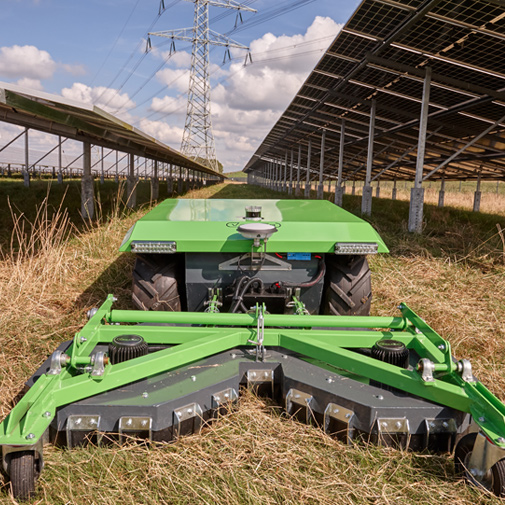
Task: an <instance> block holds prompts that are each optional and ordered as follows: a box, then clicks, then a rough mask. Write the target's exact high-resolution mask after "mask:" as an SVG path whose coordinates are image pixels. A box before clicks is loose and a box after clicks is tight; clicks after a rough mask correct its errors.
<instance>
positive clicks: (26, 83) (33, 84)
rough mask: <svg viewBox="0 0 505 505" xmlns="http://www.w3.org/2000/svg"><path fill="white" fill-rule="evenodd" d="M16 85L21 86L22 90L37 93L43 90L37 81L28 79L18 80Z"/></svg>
mask: <svg viewBox="0 0 505 505" xmlns="http://www.w3.org/2000/svg"><path fill="white" fill-rule="evenodd" d="M17 84H19V85H20V86H23V87H24V88H29V89H35V90H37V91H42V90H43V89H44V87H43V86H42V83H41V82H40V81H39V80H38V79H30V78H29V77H24V78H23V79H19V81H18V82H17Z"/></svg>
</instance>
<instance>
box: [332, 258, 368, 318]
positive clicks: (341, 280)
mask: <svg viewBox="0 0 505 505" xmlns="http://www.w3.org/2000/svg"><path fill="white" fill-rule="evenodd" d="M371 302H372V277H371V272H370V268H369V267H368V261H367V259H366V256H330V255H326V275H325V280H324V296H323V306H322V308H323V310H322V313H323V314H329V315H334V316H351V315H358V316H368V315H369V314H370V305H371Z"/></svg>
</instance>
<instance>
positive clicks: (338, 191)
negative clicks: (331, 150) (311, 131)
mask: <svg viewBox="0 0 505 505" xmlns="http://www.w3.org/2000/svg"><path fill="white" fill-rule="evenodd" d="M344 139H345V119H342V124H341V125H340V145H339V148H338V173H337V185H336V186H335V205H338V206H339V207H342V201H343V198H344V192H345V186H344V187H343V186H342V173H343V170H344Z"/></svg>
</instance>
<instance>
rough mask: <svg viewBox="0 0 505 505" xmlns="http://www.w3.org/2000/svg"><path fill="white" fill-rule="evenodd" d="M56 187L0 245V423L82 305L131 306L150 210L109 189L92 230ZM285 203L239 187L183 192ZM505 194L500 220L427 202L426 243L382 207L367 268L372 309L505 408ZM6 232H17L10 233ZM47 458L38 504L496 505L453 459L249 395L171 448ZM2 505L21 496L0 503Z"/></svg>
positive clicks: (350, 204) (396, 211) (403, 214)
mask: <svg viewBox="0 0 505 505" xmlns="http://www.w3.org/2000/svg"><path fill="white" fill-rule="evenodd" d="M44 184H45V183H44ZM21 187H22V186H21V184H20V183H18V189H19V188H21ZM0 188H1V185H0ZM54 188H55V186H53V187H52V188H51V193H50V195H49V197H48V205H47V206H42V208H39V211H38V213H37V212H35V200H30V201H28V200H27V201H26V202H24V203H25V204H26V209H27V211H26V213H25V214H24V215H25V216H26V219H27V220H26V221H25V224H24V227H25V228H24V232H23V231H22V229H21V228H20V227H19V226H18V227H17V228H16V229H15V231H16V237H17V238H16V240H15V242H16V244H17V245H16V247H14V248H13V249H12V250H11V249H10V247H9V246H8V245H9V243H10V235H9V237H3V239H4V240H3V241H1V240H0V241H1V242H2V243H3V244H7V245H6V246H4V249H3V255H2V257H1V261H0V343H1V346H0V386H1V391H2V397H1V399H0V417H3V416H5V415H6V414H7V412H8V410H9V408H10V402H11V400H12V398H14V396H15V394H16V393H17V392H18V391H19V390H20V389H21V388H22V386H23V382H24V381H25V380H26V379H27V378H28V377H29V376H30V375H31V373H32V372H33V371H34V370H35V369H36V368H37V366H38V365H39V364H40V363H41V362H42V361H43V360H44V359H45V358H46V356H47V355H48V354H49V353H51V352H52V351H53V350H54V348H55V347H56V346H57V344H58V343H60V342H61V341H63V340H67V339H69V338H71V337H72V336H73V334H74V333H75V332H76V331H77V330H78V329H79V328H80V327H81V326H82V325H83V324H84V323H85V316H84V314H85V310H86V309H88V308H90V307H91V306H93V305H96V304H98V303H100V302H101V301H103V299H104V297H105V295H106V294H107V293H109V292H113V293H114V294H115V295H116V296H118V297H119V301H118V304H119V306H120V307H122V308H130V300H129V297H130V293H129V290H130V272H131V266H132V257H131V256H130V255H120V254H119V253H118V252H117V248H118V245H119V243H120V241H121V239H122V236H123V235H124V233H125V232H126V230H127V229H128V228H129V227H130V226H131V224H133V222H134V221H135V220H137V219H138V218H139V217H141V216H142V215H143V214H144V213H145V211H146V210H147V209H146V208H142V209H140V210H138V211H136V212H126V211H124V210H123V208H122V207H121V205H117V204H115V203H114V192H113V191H112V189H114V188H111V191H110V204H108V206H107V209H104V210H103V211H102V217H101V218H100V219H99V221H98V222H96V223H94V224H93V225H85V224H84V223H83V222H82V220H80V218H79V216H78V212H77V211H76V209H77V208H78V203H77V202H78V199H77V200H76V199H75V198H71V199H69V195H67V197H66V199H65V202H66V204H67V205H68V206H69V207H70V208H69V211H68V213H66V212H65V211H64V210H63V209H60V210H58V209H59V202H58V199H57V198H56V196H55V195H53V193H52V191H53V189H54ZM144 189H145V187H144ZM11 191H12V194H11V201H16V202H18V203H17V207H18V208H19V209H20V210H23V211H25V206H24V205H23V197H21V196H19V195H17V194H16V191H15V190H14V189H11ZM69 191H70V189H69ZM20 192H21V193H22V192H23V190H22V189H20ZM45 195H46V192H45V191H44V192H41V193H40V196H41V197H42V198H43V197H44V196H45ZM25 196H26V195H25ZM284 196H285V195H282V194H279V193H277V192H273V191H270V190H266V189H264V188H259V187H248V186H240V185H218V186H213V187H211V188H205V189H202V190H199V191H192V192H189V193H188V194H187V195H185V197H187V198H282V197H284ZM60 197H61V195H60ZM108 198H109V197H108ZM497 198H500V197H497ZM501 198H502V200H501V201H499V202H498V203H499V205H500V206H501V210H497V211H496V212H495V213H494V214H473V213H471V212H468V211H463V210H461V209H454V208H448V207H446V208H444V209H438V208H437V207H435V206H430V205H427V206H426V215H427V222H426V226H425V233H424V234H423V235H422V236H414V235H411V234H409V233H407V231H406V218H407V213H408V204H407V203H406V202H404V201H397V202H391V201H389V200H387V199H374V204H373V216H372V219H371V221H372V223H373V224H374V226H376V227H377V228H378V229H379V231H380V233H381V235H382V236H383V237H384V238H385V240H386V243H387V244H388V246H389V248H390V249H391V254H390V255H380V256H376V257H373V258H371V259H370V263H371V268H372V270H373V276H372V279H373V281H372V282H373V292H374V302H373V312H374V313H375V314H379V315H391V314H393V313H395V311H396V309H395V307H396V306H397V305H398V303H399V302H400V301H404V302H406V303H408V304H409V305H410V306H411V307H412V308H413V309H414V310H416V311H417V312H419V313H420V315H422V317H423V318H425V319H426V320H427V321H428V323H430V324H431V325H432V326H433V327H434V328H435V330H437V331H438V332H439V333H441V334H442V336H444V337H445V338H448V339H449V340H450V341H451V343H452V345H453V352H454V354H456V356H457V357H458V358H462V357H469V358H471V359H472V364H473V367H474V371H475V373H476V375H478V376H479V378H481V379H482V380H483V382H484V383H485V384H486V385H488V386H489V387H490V389H491V390H492V391H493V392H494V393H495V394H498V396H500V397H502V399H503V390H504V385H505V374H504V372H503V370H504V368H503V364H504V363H503V361H504V353H503V351H502V347H501V346H502V345H503V341H504V337H505V333H504V329H503V326H502V323H501V321H503V320H504V317H505V303H504V299H505V296H504V295H505V275H504V274H505V266H504V261H503V243H502V242H501V239H500V237H499V235H498V233H497V228H496V224H497V223H501V226H502V227H503V228H505V217H504V214H503V209H504V208H505V206H504V205H503V203H504V201H505V198H504V197H501ZM60 201H61V198H60ZM103 201H104V198H102V203H103ZM147 201H148V198H147ZM359 204H360V199H359V197H352V196H350V195H346V197H345V199H344V207H345V208H347V209H351V210H354V211H356V212H357V211H358V209H359ZM9 227H10V229H9ZM4 229H5V230H6V231H8V232H9V234H10V231H12V229H13V225H12V223H11V224H10V225H9V224H7V226H6V228H4ZM45 455H46V458H45V459H46V468H45V470H44V472H43V474H42V477H41V480H40V484H39V495H38V497H37V499H35V500H34V501H33V502H34V503H47V504H60V503H61V504H63V503H76V504H77V503H78V504H83V503H89V504H91V503H93V504H102V503H103V504H105V503H111V502H124V503H142V504H144V503H145V504H151V503H152V504H154V503H163V504H165V503H167V504H194V503H212V504H214V503H223V504H256V503H266V504H274V503H275V504H277V503H290V504H291V503H293V504H295V503H296V504H298V503H303V504H305V503H307V504H308V503H311V504H312V503H318V504H319V503H320V504H332V503H363V504H365V503H366V504H369V503H392V502H394V503H415V502H418V503H435V502H442V501H451V502H452V503H457V504H459V503H499V502H500V501H499V500H497V499H496V498H494V497H492V496H490V495H488V494H485V493H482V492H480V491H477V490H475V489H472V488H470V487H468V486H466V485H464V483H463V482H462V481H461V480H460V479H458V478H456V477H455V476H454V472H453V466H452V462H451V461H450V460H449V459H448V458H446V457H445V456H432V455H428V454H417V453H411V452H407V451H397V450H393V449H385V448H378V447H374V446H368V445H359V446H351V447H347V446H344V445H342V444H341V443H339V442H337V441H336V440H333V439H331V438H329V437H327V436H326V435H325V434H323V433H322V432H321V431H319V430H318V429H317V428H315V427H310V426H304V425H301V424H299V423H297V422H296V421H294V420H291V419H288V418H287V417H285V416H283V415H281V414H280V413H279V409H277V408H276V407H275V406H272V405H270V404H268V403H267V402H265V401H263V400H258V399H255V398H254V397H252V396H250V395H246V396H245V397H243V398H242V399H241V401H240V406H239V408H238V409H236V410H235V411H233V412H232V413H231V414H229V415H228V416H225V417H223V418H222V419H220V420H219V421H218V422H216V423H214V424H213V425H212V426H210V427H207V428H206V429H205V430H204V431H203V432H202V434H201V435H195V436H190V437H186V438H183V439H181V440H180V441H178V442H177V443H176V444H168V445H156V446H153V447H146V446H144V445H135V444H132V445H126V446H113V447H111V448H106V449H103V448H96V447H88V448H85V449H79V450H73V451H68V450H64V449H57V448H54V447H47V448H46V449H45ZM0 486H2V483H1V481H0ZM3 486H6V484H5V483H4V484H3ZM0 503H12V500H11V499H10V498H9V497H8V496H7V495H6V494H0Z"/></svg>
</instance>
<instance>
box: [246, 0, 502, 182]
mask: <svg viewBox="0 0 505 505" xmlns="http://www.w3.org/2000/svg"><path fill="white" fill-rule="evenodd" d="M427 67H429V68H430V69H431V86H430V98H429V110H428V118H429V119H428V130H427V134H426V152H425V162H424V177H426V178H427V177H430V180H431V179H440V178H441V177H442V176H443V177H445V178H446V179H474V178H477V177H478V176H479V175H480V176H481V177H482V179H494V180H499V179H504V178H505V3H504V2H501V1H499V0H363V1H362V3H361V4H360V5H359V7H358V8H357V9H356V11H355V12H354V14H353V15H352V17H351V18H350V19H349V21H348V22H347V23H346V25H345V26H344V28H343V29H342V30H341V32H340V33H339V34H338V36H337V37H336V38H335V40H334V41H333V43H332V44H331V45H330V47H329V48H328V50H327V51H326V53H325V54H324V56H323V57H322V58H321V60H320V61H319V63H318V64H317V65H316V67H315V68H314V70H313V71H312V72H311V74H310V75H309V77H308V78H307V80H306V81H305V83H304V84H303V85H302V87H301V89H300V90H299V92H298V93H297V95H296V96H295V98H294V99H293V101H292V102H291V104H290V105H289V107H288V108H287V109H286V111H285V112H284V113H283V115H282V116H281V117H280V119H279V120H278V121H277V123H276V124H275V126H274V127H273V128H272V130H271V131H270V133H269V134H268V135H267V136H266V138H265V139H264V141H263V142H262V144H261V145H260V147H259V148H258V150H257V151H256V153H255V154H254V155H253V157H252V158H251V160H250V161H249V162H248V164H247V165H246V167H245V171H247V172H250V171H256V170H261V169H262V168H263V166H264V163H265V161H266V162H268V161H273V160H279V159H284V156H285V153H286V151H290V150H291V149H294V150H295V153H296V154H295V159H297V152H298V147H299V146H300V145H301V146H302V158H301V166H302V167H306V164H307V146H308V142H309V140H311V141H312V157H311V169H312V170H313V172H314V173H313V177H312V178H313V179H314V178H315V177H316V174H317V172H318V167H319V160H318V157H319V156H320V147H319V146H320V142H321V135H322V131H323V130H326V142H325V146H326V147H325V152H324V155H325V163H324V173H325V177H326V178H328V177H329V178H333V177H335V176H336V171H337V167H338V155H339V149H340V131H341V124H342V121H343V120H344V119H345V141H344V147H343V149H344V165H343V175H344V180H354V179H357V180H360V179H364V176H365V170H366V158H367V152H368V149H367V144H368V136H369V121H370V111H371V104H372V101H373V100H375V103H376V118H375V130H374V158H373V159H374V162H373V169H372V180H373V179H378V178H380V179H381V180H391V179H395V178H397V179H408V180H412V179H413V178H414V174H415V170H416V157H417V143H418V137H419V124H420V114H421V103H422V98H423V83H424V79H425V75H426V72H427V71H426V68H427ZM486 129H489V132H488V133H487V134H485V135H482V136H481V134H482V133H483V132H485V130H486ZM477 136H479V137H481V138H478V139H475V137H477ZM472 139H474V140H473V143H472V144H471V145H470V146H469V147H467V148H466V149H464V150H462V148H463V147H464V146H466V145H467V144H468V143H469V142H470V141H472ZM460 150H461V153H460V154H458V156H457V157H455V158H454V160H452V161H451V162H450V163H448V164H447V165H445V166H443V167H441V168H439V169H438V170H437V171H435V172H434V173H433V174H431V175H429V174H430V173H431V172H432V171H433V170H434V169H435V168H437V167H438V166H439V165H440V164H441V163H442V162H443V161H444V160H446V159H447V158H448V157H449V156H451V155H453V154H454V153H456V152H458V151H460Z"/></svg>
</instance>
